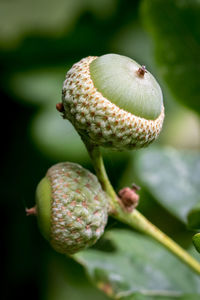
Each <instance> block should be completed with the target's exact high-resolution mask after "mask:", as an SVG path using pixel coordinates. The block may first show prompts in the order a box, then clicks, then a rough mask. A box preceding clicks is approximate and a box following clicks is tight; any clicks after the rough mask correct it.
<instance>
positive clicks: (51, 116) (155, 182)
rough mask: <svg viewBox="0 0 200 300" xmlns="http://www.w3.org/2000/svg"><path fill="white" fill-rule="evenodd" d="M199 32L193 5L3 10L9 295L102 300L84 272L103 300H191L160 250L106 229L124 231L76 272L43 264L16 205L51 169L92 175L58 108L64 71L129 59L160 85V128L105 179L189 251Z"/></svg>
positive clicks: (87, 2) (93, 4) (49, 4)
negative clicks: (80, 169) (79, 168)
mask: <svg viewBox="0 0 200 300" xmlns="http://www.w3.org/2000/svg"><path fill="white" fill-rule="evenodd" d="M139 12H140V13H139ZM199 22H200V4H199V1H198V0H190V1H184V0H174V1H173V0H166V1H162V0H152V1H147V0H137V1H116V0H95V1H93V0H73V1H72V0H66V1H65V0H58V1H55V0H50V1H49V0H40V1H39V0H37V1H33V0H29V1H25V0H18V1H6V0H1V1H0V65H1V72H2V76H1V77H2V81H1V99H2V105H3V107H2V118H1V119H2V120H3V119H4V116H6V117H7V122H6V123H5V121H4V122H3V125H2V128H3V129H4V128H5V130H2V131H4V132H5V136H6V137H5V138H4V137H2V142H3V147H2V149H3V150H4V152H5V153H4V155H3V156H2V157H3V160H2V164H3V166H2V169H3V171H2V174H3V176H2V177H3V178H2V180H1V183H2V193H1V207H2V210H4V209H5V214H4V213H3V216H2V222H3V224H2V228H5V241H4V235H3V241H2V245H3V246H4V245H6V247H8V249H6V251H5V253H8V258H7V257H6V259H5V260H6V263H7V270H6V272H5V273H4V274H5V277H6V279H7V280H8V283H9V286H13V294H14V295H16V294H20V297H21V299H23V297H24V299H26V298H27V293H24V290H25V289H26V288H27V287H28V290H29V291H30V289H31V290H32V291H33V298H34V299H37V298H40V299H50V300H59V299H60V300H61V299H62V300H63V299H72V300H76V299H77V300H78V299H83V300H86V299H87V300H89V299H96V300H97V299H98V300H104V299H108V297H107V296H106V295H104V294H103V293H101V292H100V291H98V290H97V289H96V288H95V287H93V286H92V284H91V282H89V281H88V279H87V278H86V276H85V273H84V269H85V270H86V273H88V274H89V277H90V279H91V280H92V282H93V283H94V284H95V285H97V286H98V287H99V288H101V289H102V290H103V291H104V292H106V293H107V294H109V297H116V296H118V297H119V299H124V300H132V299H134V300H167V299H170V300H172V299H180V300H197V299H199V294H198V295H197V293H200V290H199V286H200V282H199V279H197V277H196V276H195V274H194V273H192V272H191V271H190V270H189V269H187V267H185V266H184V265H183V264H182V263H181V262H179V261H178V260H177V259H176V258H174V257H173V256H172V255H171V254H170V253H168V252H167V251H166V250H165V249H163V247H162V246H160V245H158V244H157V243H155V242H153V241H152V240H150V239H148V238H147V237H145V236H141V235H139V234H137V233H130V231H128V230H126V228H124V226H123V225H122V224H120V223H116V222H114V221H113V220H110V221H109V224H108V229H109V228H110V227H120V228H121V227H123V230H121V229H120V230H116V229H114V230H113V231H110V232H109V231H108V233H106V235H105V240H102V241H100V242H99V244H98V245H97V246H96V248H94V249H90V250H87V251H84V252H81V253H79V254H77V256H76V257H75V259H76V260H77V261H78V262H79V263H80V264H82V265H83V267H82V266H80V265H78V264H77V263H75V262H74V261H72V260H71V259H70V258H67V259H65V258H64V257H63V259H61V260H59V258H58V257H57V258H50V259H49V260H48V261H46V257H47V256H48V251H49V249H48V248H47V246H45V245H46V244H45V242H44V241H43V240H42V238H40V236H39V234H38V230H37V228H36V222H35V223H34V221H33V220H32V219H28V220H27V218H26V217H25V214H24V205H22V204H21V201H25V202H26V206H28V207H31V206H32V205H33V203H34V201H35V200H34V191H35V188H36V185H37V183H38V182H39V180H40V179H41V178H42V177H43V176H44V175H45V172H46V170H47V168H49V167H50V165H52V163H56V162H58V161H64V160H68V161H74V162H77V163H81V164H83V165H89V157H88V154H87V153H86V150H85V147H84V145H83V144H82V142H81V139H80V137H79V136H78V134H77V133H76V132H75V130H74V128H73V127H72V125H71V124H70V123H69V122H68V121H63V120H62V117H61V116H60V114H59V113H58V112H57V111H56V109H55V105H56V103H58V102H60V101H61V88H62V83H63V81H64V78H65V74H66V72H67V70H68V69H69V67H70V66H71V65H72V64H73V63H74V62H76V61H78V60H79V59H81V58H82V57H85V56H88V55H102V54H106V53H118V54H121V55H127V56H129V57H131V58H132V59H134V60H136V61H138V62H139V63H140V64H145V65H146V67H147V69H148V70H149V71H150V72H152V74H153V75H154V76H155V77H156V79H157V80H158V82H159V83H160V84H161V86H162V89H163V94H164V104H165V114H166V118H165V123H164V129H163V131H162V133H161V136H160V138H159V139H158V141H157V147H156V148H153V147H150V148H148V149H145V150H141V151H139V152H131V153H129V154H127V153H117V152H108V151H107V150H106V151H105V152H104V156H105V158H106V165H107V169H108V173H109V176H110V178H111V180H112V182H113V183H114V185H115V186H116V185H118V186H119V187H123V186H127V185H131V183H132V182H133V181H135V182H136V183H137V184H139V185H141V187H142V189H141V192H140V205H139V210H141V211H142V210H144V211H145V212H147V213H148V212H151V217H152V219H153V220H155V221H156V222H160V225H161V227H162V228H164V229H165V230H166V232H168V233H169V232H170V233H173V234H174V235H175V233H176V234H177V232H178V236H177V235H175V238H177V240H178V241H179V242H181V243H182V244H183V245H186V244H187V245H192V238H191V236H192V235H193V233H192V232H191V231H190V229H195V230H196V229H197V230H199V228H200V208H199V203H200V198H199V195H200V188H199V178H200V156H199V154H198V153H197V151H199V146H200V132H199V119H198V115H197V116H195V113H199V112H200V105H199V94H200V90H199V77H200V67H199V66H200V65H199V53H200V51H199V50H200V29H199V28H200V24H199ZM166 87H167V88H169V90H170V91H171V94H169V92H168V91H167V88H166ZM175 100H179V104H177V103H176V101H175ZM182 104H184V105H185V106H186V108H184V109H183V107H182ZM188 108H189V109H193V111H194V113H191V112H190V111H189V110H188ZM8 124H9V125H10V126H8ZM161 145H162V146H164V147H161ZM34 146H36V147H34ZM169 146H173V148H172V147H169ZM182 148H185V150H186V151H183V149H182ZM191 149H194V150H196V151H191ZM89 166H90V167H91V165H89ZM154 200H156V203H158V204H159V205H157V204H156V203H155V201H154ZM155 205H157V206H155ZM161 206H162V207H161ZM163 208H164V209H163ZM165 210H167V212H168V213H166V215H165V218H162V216H163V211H165ZM171 215H174V216H175V217H176V222H177V223H176V225H177V226H178V230H179V231H178V230H177V231H176V229H177V228H173V226H174V223H173V222H171V220H174V219H173V218H172V216H171ZM4 218H7V219H6V222H5V221H4ZM183 224H184V225H183ZM185 225H187V226H185ZM184 226H185V228H184ZM196 237H198V243H199V234H197V235H195V239H196ZM193 240H194V238H193ZM196 241H197V240H195V242H194V245H196ZM198 245H199V244H198ZM109 246H110V248H109ZM193 248H194V247H193ZM106 249H107V250H106ZM196 254H197V256H198V255H199V254H198V253H197V252H196ZM19 262H20V263H19ZM21 262H22V263H21ZM38 274H39V279H38ZM16 289H17V292H16ZM37 291H38V294H37ZM41 291H45V292H44V293H43V294H42V293H41ZM6 292H7V293H9V291H6ZM11 292H12V291H10V293H11ZM34 293H35V294H34ZM24 294H25V295H24ZM30 296H31V295H30ZM6 297H7V295H6ZM8 297H9V296H8ZM8 297H7V298H8Z"/></svg>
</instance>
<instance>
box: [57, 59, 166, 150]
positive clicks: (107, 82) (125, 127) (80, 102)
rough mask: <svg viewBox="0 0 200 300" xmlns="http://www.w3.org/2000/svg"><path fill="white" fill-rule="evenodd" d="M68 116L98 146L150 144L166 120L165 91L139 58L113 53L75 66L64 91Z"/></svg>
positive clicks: (124, 146) (132, 147) (64, 103)
mask: <svg viewBox="0 0 200 300" xmlns="http://www.w3.org/2000/svg"><path fill="white" fill-rule="evenodd" d="M62 95H63V96H62V108H61V107H60V109H59V108H58V110H60V111H62V113H63V117H64V118H66V119H68V120H70V121H71V122H72V124H73V125H74V127H75V128H76V130H77V131H78V132H79V133H80V134H81V135H82V136H84V137H85V138H89V139H90V142H91V143H93V144H95V145H100V146H105V147H111V148H113V149H118V150H123V149H134V148H140V147H144V146H147V145H148V144H150V143H151V142H153V141H154V140H155V139H156V138H157V136H158V135H159V133H160V131H161V129H162V124H163V120H164V106H163V97H162V91H161V89H160V86H159V84H158V83H157V81H156V80H155V78H154V77H153V76H152V75H151V74H150V73H149V72H148V71H147V70H146V69H145V67H144V66H140V65H139V64H138V63H137V62H135V61H134V60H132V59H130V58H128V57H125V56H121V55H117V54H107V55H103V56H100V57H96V56H95V57H94V56H89V57H86V58H84V59H82V60H81V61H79V62H78V63H76V64H74V65H73V66H72V68H71V69H70V70H69V71H68V73H67V75H66V80H65V81H64V84H63V90H62Z"/></svg>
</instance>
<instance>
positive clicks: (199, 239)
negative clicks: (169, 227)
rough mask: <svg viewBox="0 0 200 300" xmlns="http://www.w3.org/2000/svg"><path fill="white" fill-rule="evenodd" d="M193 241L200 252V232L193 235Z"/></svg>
mask: <svg viewBox="0 0 200 300" xmlns="http://www.w3.org/2000/svg"><path fill="white" fill-rule="evenodd" d="M192 241H193V244H194V246H195V248H196V250H197V251H198V252H199V253H200V232H199V233H196V234H195V235H194V236H193V238H192Z"/></svg>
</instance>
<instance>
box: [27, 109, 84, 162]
mask: <svg viewBox="0 0 200 300" xmlns="http://www.w3.org/2000/svg"><path fill="white" fill-rule="evenodd" d="M31 135H32V138H33V140H34V142H35V143H36V145H37V147H38V149H39V150H40V151H41V152H43V153H44V155H47V156H48V157H50V158H52V159H54V160H69V161H74V162H79V163H83V162H84V163H85V162H88V161H89V156H88V154H87V151H86V148H85V146H84V144H83V142H82V141H81V138H80V136H79V135H78V133H77V132H76V130H75V129H74V127H73V126H72V124H71V123H70V122H69V121H68V120H63V118H62V117H61V115H60V114H59V113H58V111H57V110H56V108H54V109H46V110H45V109H43V110H41V112H39V113H38V114H36V115H35V117H34V118H33V120H32V124H31Z"/></svg>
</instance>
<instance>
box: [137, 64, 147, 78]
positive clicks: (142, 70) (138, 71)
mask: <svg viewBox="0 0 200 300" xmlns="http://www.w3.org/2000/svg"><path fill="white" fill-rule="evenodd" d="M145 73H147V70H146V67H145V66H142V67H141V68H139V69H138V70H137V74H138V76H139V77H141V78H143V77H144V74H145Z"/></svg>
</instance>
